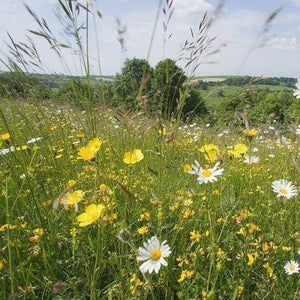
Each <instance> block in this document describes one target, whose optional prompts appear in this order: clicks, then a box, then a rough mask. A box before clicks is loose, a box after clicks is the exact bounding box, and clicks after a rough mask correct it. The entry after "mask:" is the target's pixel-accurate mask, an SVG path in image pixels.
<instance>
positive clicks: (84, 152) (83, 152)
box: [77, 147, 97, 160]
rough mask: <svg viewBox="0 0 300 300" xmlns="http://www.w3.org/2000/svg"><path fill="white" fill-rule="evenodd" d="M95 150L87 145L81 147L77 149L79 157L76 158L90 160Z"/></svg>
mask: <svg viewBox="0 0 300 300" xmlns="http://www.w3.org/2000/svg"><path fill="white" fill-rule="evenodd" d="M96 154H97V152H95V151H93V150H91V149H90V148H88V147H81V148H80V149H79V152H78V155H79V157H78V158H77V159H83V160H91V159H93V158H94V157H95V156H96Z"/></svg>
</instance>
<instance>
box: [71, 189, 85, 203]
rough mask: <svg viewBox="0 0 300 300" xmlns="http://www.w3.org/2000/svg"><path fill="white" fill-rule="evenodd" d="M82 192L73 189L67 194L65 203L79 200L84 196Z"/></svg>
mask: <svg viewBox="0 0 300 300" xmlns="http://www.w3.org/2000/svg"><path fill="white" fill-rule="evenodd" d="M84 194H85V193H84V192H83V191H82V190H77V191H74V192H73V193H71V194H68V195H67V204H68V205H72V204H76V203H78V202H80V201H81V200H82V198H83V196H84Z"/></svg>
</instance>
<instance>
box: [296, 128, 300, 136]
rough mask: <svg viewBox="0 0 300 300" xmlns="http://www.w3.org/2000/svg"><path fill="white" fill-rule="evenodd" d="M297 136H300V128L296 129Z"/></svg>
mask: <svg viewBox="0 0 300 300" xmlns="http://www.w3.org/2000/svg"><path fill="white" fill-rule="evenodd" d="M296 134H297V135H300V127H298V128H296Z"/></svg>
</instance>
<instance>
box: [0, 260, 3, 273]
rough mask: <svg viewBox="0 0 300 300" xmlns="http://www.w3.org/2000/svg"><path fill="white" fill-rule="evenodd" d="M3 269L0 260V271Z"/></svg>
mask: <svg viewBox="0 0 300 300" xmlns="http://www.w3.org/2000/svg"><path fill="white" fill-rule="evenodd" d="M2 269H3V261H2V260H0V271H1V270H2Z"/></svg>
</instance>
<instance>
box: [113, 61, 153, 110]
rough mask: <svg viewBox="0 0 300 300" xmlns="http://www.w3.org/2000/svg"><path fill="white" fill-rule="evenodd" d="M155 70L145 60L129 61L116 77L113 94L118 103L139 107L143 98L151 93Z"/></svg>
mask: <svg viewBox="0 0 300 300" xmlns="http://www.w3.org/2000/svg"><path fill="white" fill-rule="evenodd" d="M152 76H153V69H152V68H151V67H150V65H149V63H148V62H147V61H146V60H145V59H137V58H133V59H130V60H129V59H128V60H126V61H125V63H124V66H123V67H122V70H121V73H120V74H117V75H116V78H115V81H114V84H113V92H114V97H115V98H116V101H117V103H120V102H121V103H122V102H123V103H125V104H126V106H128V107H132V108H133V107H138V106H139V104H140V103H139V102H140V100H141V99H142V97H143V96H148V95H149V93H150V91H151V79H152Z"/></svg>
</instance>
